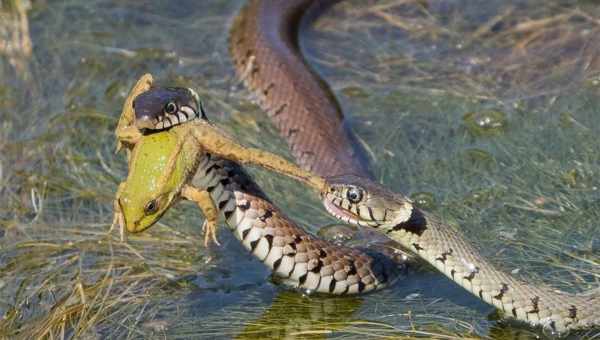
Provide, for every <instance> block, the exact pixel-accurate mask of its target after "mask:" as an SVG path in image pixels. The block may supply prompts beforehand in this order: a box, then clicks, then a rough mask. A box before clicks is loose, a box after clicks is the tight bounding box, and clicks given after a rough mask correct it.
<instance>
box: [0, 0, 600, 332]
mask: <svg viewBox="0 0 600 340" xmlns="http://www.w3.org/2000/svg"><path fill="white" fill-rule="evenodd" d="M243 2H244V1H243V0H231V1H223V0H206V1H195V0H180V1H169V0H139V1H114V0H89V1H77V0H56V1H43V0H40V1H32V2H28V1H23V0H0V4H1V7H0V197H2V199H1V200H0V201H1V203H0V314H2V316H3V318H2V319H1V320H0V337H3V336H6V337H14V336H17V335H18V336H27V335H31V336H32V337H34V336H36V335H46V336H49V337H62V335H63V334H65V336H66V337H69V336H74V337H77V336H80V337H90V338H92V337H98V338H125V337H156V338H158V337H161V338H162V337H170V338H189V337H195V338H198V337H204V338H213V337H224V338H225V337H234V336H239V337H242V338H243V337H246V338H250V337H263V336H264V337H278V336H282V337H283V336H287V337H299V336H314V337H328V338H336V337H344V338H349V337H350V338H360V339H362V338H365V337H367V336H369V335H370V336H377V337H384V336H407V337H417V336H420V337H425V338H428V337H434V336H436V335H437V336H438V337H441V336H442V335H443V336H446V337H448V338H465V337H477V336H479V335H483V336H488V335H489V336H494V337H497V338H511V337H515V336H517V335H519V334H521V335H523V334H525V335H524V337H526V336H530V335H532V334H538V335H540V333H539V332H537V330H530V329H527V328H526V327H523V326H521V325H513V324H510V323H509V324H503V323H496V322H494V321H490V320H488V319H487V313H489V312H490V310H491V309H490V308H489V307H488V306H485V305H483V304H481V303H480V302H478V301H477V300H476V299H475V298H473V297H471V296H470V295H469V294H468V293H466V292H464V291H463V290H462V289H461V288H458V287H457V286H456V285H455V284H453V283H450V282H449V281H447V280H446V279H444V278H443V277H442V276H441V275H439V274H437V273H435V272H434V271H432V270H430V269H428V267H425V268H419V267H417V269H413V270H412V271H410V272H409V274H408V276H407V277H406V278H404V279H402V280H400V281H399V282H397V283H396V284H395V285H393V286H392V287H390V288H388V289H386V290H384V291H381V292H376V293H373V294H368V295H366V296H363V297H361V298H322V297H320V296H310V297H308V298H307V297H303V296H302V295H301V294H298V293H295V292H282V289H281V288H279V287H277V286H276V285H274V284H273V283H272V282H271V281H269V279H268V272H267V271H266V270H265V269H264V267H263V266H262V265H261V264H260V263H258V262H257V261H255V260H253V259H252V258H250V257H249V256H248V254H247V253H246V252H245V250H243V248H242V247H241V246H240V245H239V244H238V243H237V241H236V240H235V239H234V238H233V237H232V236H231V235H227V231H225V230H223V231H222V232H221V234H220V236H219V237H220V240H221V241H222V243H223V246H222V247H219V248H216V247H213V248H210V249H205V248H204V247H202V236H201V233H200V226H201V224H202V221H201V219H200V218H199V216H200V214H199V213H198V211H196V208H195V207H193V206H191V205H186V204H181V205H179V206H178V207H176V208H175V209H173V210H172V211H171V212H169V213H168V214H167V215H166V216H165V218H164V219H163V221H162V224H159V225H157V226H156V227H153V228H152V229H151V230H149V231H148V232H147V233H143V234H140V235H136V236H134V237H131V238H130V242H129V243H128V244H122V243H120V242H118V240H117V235H107V233H106V231H107V230H108V226H109V224H110V219H111V200H112V198H113V195H114V193H115V190H116V186H117V184H118V182H119V181H120V180H122V178H123V176H124V174H125V172H126V168H125V160H124V159H123V158H122V156H120V155H118V156H115V155H114V144H113V141H114V134H113V129H114V127H115V125H116V118H117V115H118V112H119V111H120V108H121V105H122V102H123V100H124V98H125V96H126V94H127V91H128V90H129V88H130V86H131V85H132V84H131V83H132V82H133V81H135V80H136V79H138V77H139V76H140V75H141V74H142V73H145V72H150V73H152V74H153V75H155V76H156V78H157V79H158V80H159V82H161V83H164V84H173V85H179V86H192V87H194V88H195V89H196V90H197V91H198V93H199V95H200V96H201V97H202V100H203V102H204V104H205V107H206V109H207V111H208V114H209V117H210V119H211V120H213V121H215V122H216V123H217V124H219V125H220V126H222V127H224V128H225V129H226V130H228V131H229V132H230V133H231V134H234V135H236V137H237V138H239V140H240V141H241V142H243V143H246V144H251V145H253V146H258V147H262V148H266V149H268V150H270V151H274V152H277V153H280V154H284V155H289V154H288V151H287V148H286V147H285V143H284V142H283V141H282V140H281V139H280V138H279V137H278V136H277V135H276V133H275V131H274V129H273V128H272V126H271V124H270V122H269V120H268V119H267V118H266V117H265V115H264V114H263V113H262V112H261V111H260V110H259V109H258V108H257V107H256V106H255V105H254V104H253V103H252V102H251V98H250V96H249V95H248V93H247V92H246V91H245V90H244V89H243V86H241V85H240V83H239V81H238V80H237V79H236V78H235V76H234V73H233V68H232V65H231V63H230V60H229V54H228V48H227V34H226V32H227V29H228V25H229V22H230V21H231V18H232V17H233V16H234V15H235V13H236V12H237V11H238V9H239V7H240V6H241V5H242V3H243ZM598 23H600V8H599V7H598V6H596V4H595V3H594V2H593V1H577V2H574V1H559V2H549V1H546V0H526V1H518V2H514V1H513V2H507V1H503V0H491V1H477V2H475V5H474V2H473V1H471V0H469V1H467V0H459V1H402V0H399V1H372V2H368V3H366V2H365V1H360V0H347V1H343V2H341V3H339V4H338V5H335V6H334V7H333V8H331V10H330V11H328V12H327V13H325V14H324V15H323V16H322V17H321V19H320V20H319V21H318V22H316V23H315V25H314V26H313V27H311V28H308V29H307V31H306V32H303V33H302V36H303V38H302V40H303V44H304V46H303V48H304V50H305V52H306V54H307V55H308V56H309V59H310V62H311V64H313V65H315V66H316V67H317V68H318V69H319V71H320V72H321V73H322V74H323V76H324V78H325V79H326V80H327V82H328V83H329V84H331V86H332V88H333V89H334V91H335V93H336V94H337V96H338V97H339V98H340V101H341V104H342V107H343V108H344V111H345V112H346V113H347V115H348V117H349V118H350V124H351V125H352V127H353V128H354V129H355V130H356V131H357V133H358V136H359V138H360V139H361V140H362V142H363V143H364V144H365V145H366V147H367V149H368V150H369V151H370V154H371V157H372V158H373V168H374V169H376V172H377V176H378V179H379V180H381V181H382V182H384V183H385V184H386V185H388V186H389V187H391V188H394V189H396V190H399V191H402V192H404V193H406V194H408V195H410V196H411V197H413V198H414V200H415V201H416V202H417V203H418V204H420V205H422V206H424V207H427V209H428V210H430V211H432V212H433V213H434V214H437V215H439V216H441V217H443V218H444V219H445V220H447V221H448V222H449V223H451V224H452V225H454V226H455V227H457V228H460V229H461V230H463V231H464V233H465V234H466V235H467V236H468V237H469V240H470V241H471V242H474V243H476V244H477V245H479V247H480V248H481V249H482V252H483V254H484V255H485V256H486V257H488V258H491V259H493V260H494V261H495V262H496V264H498V265H500V266H501V267H502V268H504V269H506V270H508V271H512V272H514V273H517V274H516V275H519V276H521V277H523V278H524V279H527V280H541V281H545V282H548V283H550V284H552V285H554V286H556V287H558V288H561V289H564V290H567V291H582V290H586V289H590V288H593V287H597V286H598V285H599V283H598V277H599V276H600V273H599V269H598V268H599V263H600V258H599V256H600V254H599V253H598V240H597V235H598V234H599V233H600V229H599V228H600V225H599V224H598V223H597V221H598V220H600V203H599V202H600V190H598V188H599V187H600V184H599V182H598V178H600V176H598V169H600V153H598V152H597V151H598V150H599V149H600V144H599V143H600V140H599V139H598V138H597V136H598V134H600V124H599V123H598V117H600V109H599V108H600V103H599V100H598V98H599V93H600V91H599V89H600V87H599V86H600V53H599V51H600V49H599V48H600V43H599V41H598V37H600V34H599V33H600V25H598ZM32 47H33V48H32ZM33 89H35V90H34V91H33ZM252 172H253V174H254V175H255V177H256V178H257V181H258V182H259V183H260V184H261V186H263V188H264V189H265V191H266V192H267V193H268V194H269V196H270V197H271V198H272V200H273V201H274V202H277V204H278V205H279V206H280V207H281V208H282V210H283V211H285V212H286V213H287V214H288V215H289V216H291V217H292V218H293V219H295V220H297V221H299V222H300V223H301V224H303V225H307V226H309V228H310V230H311V231H312V232H313V233H316V232H317V230H318V228H317V227H315V226H323V225H327V224H330V223H332V222H333V220H332V219H331V218H329V217H328V215H327V214H326V213H325V212H324V211H323V209H322V208H321V207H320V204H319V202H318V201H317V200H316V199H315V198H314V197H312V195H311V193H309V192H307V191H306V190H304V189H303V188H300V187H298V186H297V185H295V184H294V183H292V182H290V181H287V180H286V179H282V178H280V177H276V176H272V175H271V174H267V173H265V172H262V171H254V170H252ZM349 229H351V228H338V227H335V228H327V229H325V230H324V231H323V232H322V233H321V234H322V235H329V236H331V237H332V238H334V239H339V240H349V242H351V243H353V242H354V243H359V244H363V243H364V241H361V239H357V238H356V237H355V236H353V235H352V234H351V233H348V231H349ZM596 333H597V332H596ZM541 335H543V334H541ZM592 335H593V334H592Z"/></svg>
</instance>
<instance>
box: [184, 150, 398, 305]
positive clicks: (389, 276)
mask: <svg viewBox="0 0 600 340" xmlns="http://www.w3.org/2000/svg"><path fill="white" fill-rule="evenodd" d="M199 163H200V164H199V168H198V172H197V175H196V177H195V178H194V180H193V182H192V183H193V185H194V186H196V187H198V188H200V189H205V190H207V191H208V192H209V193H210V195H211V198H212V199H213V201H214V202H215V205H216V206H217V208H218V209H219V210H220V211H221V213H222V215H223V216H224V217H225V221H226V222H227V225H228V226H229V229H230V230H231V231H232V232H233V234H234V236H235V237H236V238H237V239H238V240H239V241H240V242H241V243H242V245H243V246H244V248H246V249H247V250H248V251H249V252H250V253H251V254H252V255H254V256H255V257H256V258H257V259H258V260H260V261H261V262H262V263H263V264H265V265H266V266H267V267H268V268H269V269H271V271H272V273H273V275H274V276H276V277H278V278H280V279H283V280H282V281H283V283H285V284H286V285H288V286H291V287H294V288H299V289H302V290H304V291H310V292H319V293H328V294H337V295H341V294H356V293H364V292H368V291H372V290H375V289H378V288H381V287H384V286H386V285H387V284H389V282H390V281H392V280H393V279H395V278H396V277H398V275H399V274H400V272H401V270H402V269H403V268H404V265H403V264H400V265H398V264H397V263H394V262H392V260H391V259H389V258H388V257H386V256H384V255H383V254H381V253H376V252H374V251H368V252H365V251H362V250H359V249H355V248H349V247H344V246H339V245H335V244H332V243H329V242H327V241H324V240H320V239H318V238H316V237H314V236H312V235H311V234H309V233H307V232H306V231H304V230H303V229H302V228H300V227H298V226H297V225H296V224H294V223H293V222H292V221H291V220H289V219H288V218H287V217H286V216H285V215H284V214H283V213H282V212H281V211H280V210H279V209H278V208H277V207H276V206H275V205H273V204H272V203H271V202H270V201H269V200H268V198H267V197H266V195H265V194H264V193H263V192H262V191H261V190H260V189H259V187H258V186H257V185H256V184H255V183H254V182H253V181H252V179H251V178H250V176H249V175H247V174H246V173H245V172H244V171H243V170H242V168H241V167H240V166H239V165H237V164H236V163H234V162H231V161H228V160H224V159H221V158H216V157H214V156H209V155H203V156H202V157H201V160H200V162H199Z"/></svg>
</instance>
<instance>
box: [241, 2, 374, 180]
mask: <svg viewBox="0 0 600 340" xmlns="http://www.w3.org/2000/svg"><path fill="white" fill-rule="evenodd" d="M332 2H333V1H325V0H323V1H310V0H286V1H259V0H250V1H249V2H248V3H247V4H246V6H245V7H244V8H243V9H242V10H241V12H240V14H239V15H238V16H237V18H236V20H235V22H234V24H233V27H232V29H231V33H230V52H231V55H232V57H233V60H234V64H235V67H236V70H237V72H238V75H239V76H240V78H241V79H242V80H243V81H244V83H245V84H246V86H247V87H248V88H249V89H250V90H251V91H252V92H253V94H254V95H255V96H256V99H257V100H258V103H259V105H260V106H261V108H262V109H263V110H264V111H266V112H267V113H268V115H269V116H270V118H271V120H272V121H273V122H274V124H275V126H276V127H277V128H278V129H279V131H280V133H281V135H282V136H283V137H284V138H285V139H286V140H287V141H288V144H289V146H290V149H291V151H292V155H293V156H294V158H296V161H297V163H298V165H300V166H301V167H303V168H304V169H306V170H309V171H311V172H313V173H315V174H318V175H320V176H324V177H327V176H334V175H341V174H348V173H352V174H355V175H359V176H363V177H370V174H369V171H368V170H367V167H366V166H365V164H366V162H364V161H362V158H363V157H362V155H363V153H362V151H361V150H360V149H359V148H358V147H357V144H356V143H354V142H353V139H354V137H353V136H352V135H351V134H350V132H349V131H348V130H347V129H346V128H345V125H344V120H343V115H342V113H341V110H340V108H339V105H338V103H337V102H336V100H335V98H334V96H333V94H332V93H331V91H330V90H329V89H328V87H327V86H326V85H325V84H324V83H323V81H322V80H321V79H320V78H319V77H318V76H316V75H315V73H314V72H313V71H312V70H311V69H310V68H309V67H308V65H307V64H306V63H305V61H304V59H303V57H302V55H301V53H300V49H299V47H298V42H297V32H298V26H299V25H300V23H301V21H302V18H303V17H304V14H305V13H307V12H309V9H311V10H312V9H314V7H324V6H326V5H328V4H330V3H332ZM314 4H317V6H311V5H314ZM309 7H312V8H309Z"/></svg>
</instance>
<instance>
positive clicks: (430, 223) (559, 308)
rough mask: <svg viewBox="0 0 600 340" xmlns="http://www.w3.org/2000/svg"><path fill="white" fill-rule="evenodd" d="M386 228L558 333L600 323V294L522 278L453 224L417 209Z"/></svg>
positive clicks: (490, 297) (518, 314) (475, 287)
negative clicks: (493, 259)
mask: <svg viewBox="0 0 600 340" xmlns="http://www.w3.org/2000/svg"><path fill="white" fill-rule="evenodd" d="M381 228H382V229H383V231H384V232H385V233H386V234H387V235H388V236H390V237H391V238H392V239H394V240H395V241H398V242H399V243H401V244H402V245H403V246H405V247H407V248H409V249H411V250H412V251H414V252H415V253H416V254H418V255H419V256H420V257H422V258H423V259H425V260H426V261H427V262H429V263H430V264H431V265H433V266H434V267H435V268H437V269H438V270H439V271H441V272H442V273H444V274H445V275H446V276H447V277H448V278H450V279H451V280H452V281H454V282H456V283H457V284H458V285H460V286H461V287H463V288H465V289H466V290H468V291H469V292H471V293H472V294H473V295H475V296H476V297H478V298H480V299H481V300H483V301H485V302H487V303H488V304H491V305H493V306H495V307H496V308H498V309H500V310H501V311H503V313H504V314H505V315H506V316H508V317H513V318H515V319H517V320H521V321H524V322H527V323H529V324H532V325H540V326H543V327H546V328H549V329H550V330H552V331H553V332H558V333H560V332H564V331H566V330H569V329H576V328H584V327H589V326H591V325H596V324H600V299H599V298H598V295H590V296H583V295H574V294H567V293H564V292H560V291H558V290H556V289H553V288H551V287H549V286H544V285H539V284H535V285H532V284H528V283H525V282H523V281H520V280H518V279H516V278H514V277H513V276H511V275H509V274H507V273H505V272H503V271H501V270H499V269H497V268H496V267H495V266H494V265H493V264H491V263H490V262H489V261H487V260H485V259H484V258H483V257H482V256H481V255H480V252H479V251H478V250H477V249H475V248H474V247H473V246H472V245H470V244H469V243H468V242H467V241H466V239H465V238H464V236H463V235H461V234H460V233H459V232H458V231H457V230H455V229H454V228H453V227H452V226H449V225H446V224H442V223H441V222H439V221H438V220H437V219H435V218H434V217H432V216H429V215H426V214H425V213H423V212H421V211H419V210H417V209H415V210H414V212H413V215H412V216H411V219H410V220H409V221H408V222H404V223H401V224H398V225H395V226H382V227H381Z"/></svg>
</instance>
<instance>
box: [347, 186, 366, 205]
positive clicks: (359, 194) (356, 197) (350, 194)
mask: <svg viewBox="0 0 600 340" xmlns="http://www.w3.org/2000/svg"><path fill="white" fill-rule="evenodd" d="M346 198H347V199H348V201H350V202H351V203H358V202H360V201H361V200H362V198H363V191H362V189H360V188H357V187H351V188H350V189H348V191H347V192H346Z"/></svg>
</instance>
